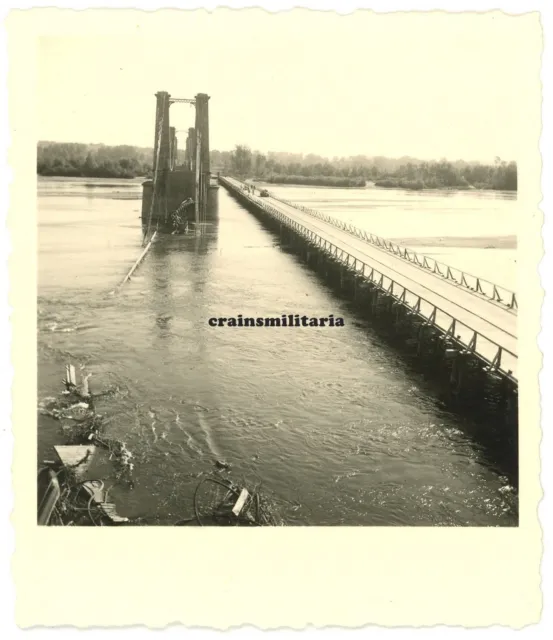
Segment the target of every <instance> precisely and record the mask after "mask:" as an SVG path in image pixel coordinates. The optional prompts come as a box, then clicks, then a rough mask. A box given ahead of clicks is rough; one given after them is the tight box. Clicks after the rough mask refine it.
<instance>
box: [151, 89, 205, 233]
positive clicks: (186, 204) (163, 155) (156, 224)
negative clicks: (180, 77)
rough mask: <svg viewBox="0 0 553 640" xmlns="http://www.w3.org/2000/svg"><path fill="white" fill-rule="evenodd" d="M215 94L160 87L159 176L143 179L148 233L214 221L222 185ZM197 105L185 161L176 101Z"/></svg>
mask: <svg viewBox="0 0 553 640" xmlns="http://www.w3.org/2000/svg"><path fill="white" fill-rule="evenodd" d="M208 102H209V96H208V95H207V94H205V93H198V94H197V95H196V96H195V98H173V97H172V96H171V95H170V94H169V93H168V92H167V91H159V92H158V93H156V116H155V130H154V152H153V177H152V179H151V180H146V181H145V182H144V183H143V185H142V186H143V193H142V225H143V228H144V230H145V237H146V236H148V237H151V234H152V233H153V231H154V230H158V231H160V232H161V233H163V232H173V231H175V230H183V229H193V230H195V231H197V232H199V231H201V229H202V228H203V227H204V226H205V225H206V224H210V223H211V222H212V221H213V218H214V214H213V212H214V211H216V209H217V203H216V199H217V185H216V184H213V181H212V179H211V173H210V164H209V111H208ZM175 103H187V104H190V105H193V106H194V107H195V110H196V118H195V127H193V128H189V129H188V136H187V139H186V146H185V149H184V159H183V162H182V164H179V157H178V140H177V135H176V129H175V127H171V126H170V107H171V105H173V104H175Z"/></svg>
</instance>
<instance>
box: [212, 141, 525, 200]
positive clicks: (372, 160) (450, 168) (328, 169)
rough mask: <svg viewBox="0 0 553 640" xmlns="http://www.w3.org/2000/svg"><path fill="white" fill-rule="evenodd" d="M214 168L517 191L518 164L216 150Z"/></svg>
mask: <svg viewBox="0 0 553 640" xmlns="http://www.w3.org/2000/svg"><path fill="white" fill-rule="evenodd" d="M211 158H212V167H213V168H215V169H219V170H221V171H226V172H231V173H234V174H235V175H238V176H240V177H244V178H253V179H257V180H263V181H266V182H272V183H280V184H304V185H318V186H340V187H362V186H365V184H366V183H367V182H371V183H374V185H375V186H377V187H388V188H401V189H470V188H475V189H497V190H505V191H516V190H517V165H516V163H515V162H505V161H503V160H501V159H500V158H496V159H495V162H494V164H481V163H478V162H466V161H463V160H458V161H456V162H450V161H447V160H440V161H430V162H429V161H424V160H418V159H416V158H411V157H408V156H405V157H402V158H386V157H384V156H374V157H369V156H359V155H358V156H350V157H348V158H338V157H335V158H332V159H328V158H323V157H321V156H317V155H314V154H308V155H303V154H291V153H285V152H283V153H280V152H269V153H268V154H263V153H261V152H259V151H252V150H251V149H250V148H249V147H247V146H245V145H237V146H236V147H235V149H234V150H233V151H212V153H211Z"/></svg>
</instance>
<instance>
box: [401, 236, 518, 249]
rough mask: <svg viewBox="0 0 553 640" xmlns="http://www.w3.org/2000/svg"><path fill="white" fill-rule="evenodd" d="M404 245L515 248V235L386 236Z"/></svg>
mask: <svg viewBox="0 0 553 640" xmlns="http://www.w3.org/2000/svg"><path fill="white" fill-rule="evenodd" d="M388 240H391V241H392V242H395V243H396V244H399V245H402V246H406V247H444V248H445V247H449V248H458V249H516V248H517V237H516V236H513V235H508V236H476V237H470V236H468V237H456V236H426V237H420V238H388Z"/></svg>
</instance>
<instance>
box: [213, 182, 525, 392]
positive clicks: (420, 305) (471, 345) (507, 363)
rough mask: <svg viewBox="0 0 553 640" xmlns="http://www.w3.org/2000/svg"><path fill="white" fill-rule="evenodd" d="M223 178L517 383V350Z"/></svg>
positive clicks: (411, 311) (313, 243) (349, 268)
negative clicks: (508, 347) (503, 345)
mask: <svg viewBox="0 0 553 640" xmlns="http://www.w3.org/2000/svg"><path fill="white" fill-rule="evenodd" d="M221 180H223V181H224V183H226V184H227V185H228V186H229V187H230V188H231V189H234V190H235V191H236V192H237V193H238V194H240V196H241V197H242V198H245V199H246V200H248V201H250V202H251V203H252V204H254V205H255V206H257V207H260V208H262V209H263V210H264V211H266V212H267V213H268V214H269V215H271V216H272V217H274V218H275V219H277V220H279V221H280V222H282V223H284V224H285V225H286V226H288V227H291V228H292V229H294V231H296V232H297V233H298V234H299V235H301V236H303V237H304V238H306V240H307V241H308V242H309V243H310V244H312V245H314V246H317V247H319V248H320V249H322V250H323V251H325V252H326V253H327V254H328V255H329V256H330V257H332V258H334V259H335V260H336V261H337V262H340V263H341V264H343V265H344V266H345V267H346V268H347V269H348V270H349V271H351V272H352V273H354V274H356V275H359V276H361V277H362V279H363V280H364V281H366V282H369V283H371V284H372V285H374V286H376V287H377V288H378V289H379V290H380V291H382V292H384V293H385V294H386V295H388V296H390V297H392V298H394V302H395V303H396V304H401V305H403V306H404V307H406V308H407V310H408V312H409V313H411V314H413V315H416V316H417V317H419V318H420V319H422V320H423V321H424V325H431V326H433V327H435V328H437V329H438V330H439V331H440V332H441V333H442V334H443V335H444V337H445V338H447V339H448V340H449V341H450V343H451V344H452V345H456V347H457V348H458V349H460V350H461V351H464V352H470V353H473V354H474V355H475V356H476V357H478V358H479V359H480V360H481V361H482V362H483V363H484V364H485V366H486V367H487V369H488V370H490V371H495V372H498V373H501V374H503V375H504V376H505V377H507V378H509V379H510V380H512V381H513V382H515V383H516V368H517V362H518V356H517V355H516V354H515V353H513V352H512V351H509V350H508V349H506V348H505V347H502V346H500V345H498V344H497V343H496V342H494V341H493V340H491V339H490V338H487V337H486V336H484V335H483V334H482V333H480V332H479V331H477V330H476V329H474V328H472V327H470V326H469V325H467V324H465V323H464V322H461V321H460V320H457V319H456V318H454V317H453V316H452V315H451V314H449V313H448V312H447V311H444V310H443V309H441V308H440V307H438V306H437V305H435V304H433V303H432V302H429V301H428V300H426V299H424V298H423V297H421V296H420V295H418V294H417V293H414V292H413V291H411V290H409V289H407V287H404V286H403V285H402V284H400V283H398V282H396V281H395V280H393V279H392V278H390V277H389V276H386V275H385V274H383V273H382V272H381V271H379V270H378V269H375V268H374V267H373V266H372V265H370V264H367V263H365V262H363V261H362V260H360V259H359V258H357V257H355V256H353V255H351V254H350V253H348V252H347V251H345V250H344V249H341V248H340V247H338V246H337V245H335V244H333V243H332V242H330V241H328V240H326V239H324V238H322V237H321V236H319V235H318V234H317V233H315V232H314V231H312V230H310V229H308V228H307V227H304V226H303V225H302V224H301V223H299V222H297V221H296V220H294V219H293V218H290V217H289V216H287V215H286V214H284V213H283V212H282V211H279V210H278V209H276V208H275V207H273V206H272V205H270V204H269V203H267V202H265V201H264V200H263V199H261V198H254V197H252V196H251V195H250V194H249V193H247V192H245V191H243V190H242V189H241V188H240V187H239V186H237V185H236V184H233V182H230V181H228V180H226V179H225V178H221Z"/></svg>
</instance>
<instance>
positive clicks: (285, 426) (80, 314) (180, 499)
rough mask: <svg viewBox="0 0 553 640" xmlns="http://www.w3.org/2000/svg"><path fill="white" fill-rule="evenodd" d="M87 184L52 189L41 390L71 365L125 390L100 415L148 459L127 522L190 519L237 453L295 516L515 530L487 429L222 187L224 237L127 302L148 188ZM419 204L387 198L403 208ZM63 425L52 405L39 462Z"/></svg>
mask: <svg viewBox="0 0 553 640" xmlns="http://www.w3.org/2000/svg"><path fill="white" fill-rule="evenodd" d="M88 182H95V184H96V185H97V186H94V187H90V186H87V185H86V184H85V183H84V182H83V181H78V180H69V181H66V180H42V181H40V183H39V198H38V204H39V213H38V217H39V218H38V222H39V231H38V233H39V236H38V238H39V285H38V328H39V333H38V363H39V377H38V386H39V400H40V399H42V398H44V397H47V396H54V395H56V394H57V393H58V392H59V390H60V378H61V377H62V372H63V366H64V364H65V362H67V361H69V360H71V361H72V362H73V363H74V364H75V365H77V366H78V365H83V366H84V367H85V371H88V372H91V373H92V378H91V379H90V382H91V387H92V389H93V391H101V390H103V389H105V388H108V387H110V388H113V389H116V390H117V391H116V393H115V395H113V396H112V397H109V398H106V399H105V400H103V401H101V402H100V405H99V407H98V408H99V410H100V412H102V413H104V414H105V415H106V416H107V417H108V419H109V424H108V430H109V433H110V434H111V435H113V436H116V437H119V438H121V439H123V440H124V441H125V442H126V443H127V446H128V447H129V448H130V449H131V450H132V451H133V453H134V456H135V463H136V464H135V470H134V483H135V484H134V488H133V489H130V488H129V487H127V486H124V485H116V486H114V487H113V489H112V491H111V493H110V495H111V496H112V498H113V499H114V501H115V502H116V503H117V506H118V510H119V512H120V513H121V514H122V515H127V516H129V517H131V518H140V520H139V522H141V523H143V524H171V523H172V522H174V521H176V520H178V519H179V518H183V517H189V516H191V515H192V496H193V493H194V490H195V487H196V486H197V484H198V481H199V478H200V476H201V475H202V474H204V473H206V472H211V471H212V470H213V469H214V462H215V460H217V459H224V460H226V461H227V462H228V463H230V464H231V465H232V470H231V476H232V477H233V478H234V479H236V480H240V481H244V482H246V483H247V484H249V485H253V484H257V483H261V485H262V488H263V490H264V491H265V492H266V493H267V495H268V496H270V499H271V501H272V502H273V505H274V509H275V511H277V512H278V514H279V516H280V517H281V518H282V520H283V521H284V522H285V523H287V524H291V525H341V524H346V525H433V524H440V525H515V524H516V522H517V499H516V493H515V491H514V489H513V487H512V486H511V485H510V484H509V481H508V479H507V477H506V475H505V472H504V470H503V469H502V468H501V467H500V466H498V464H497V462H496V458H495V456H494V455H493V453H492V452H491V451H490V449H488V448H487V447H484V446H483V445H482V444H480V442H481V439H480V438H478V437H475V435H474V434H475V431H476V430H478V429H482V426H477V425H474V424H472V423H470V422H468V421H467V420H465V419H463V418H462V417H459V416H456V415H452V414H450V413H448V412H447V411H445V410H444V408H443V407H442V406H441V405H440V404H439V402H438V400H437V399H436V397H435V395H434V393H433V390H432V389H431V388H429V387H427V386H426V385H425V383H424V380H423V379H422V377H420V376H419V375H418V374H415V373H413V372H410V371H408V370H406V368H405V366H404V363H403V362H402V361H401V359H400V357H399V356H398V355H397V354H396V353H394V351H393V350H392V349H391V348H390V347H388V346H386V345H385V344H383V343H382V342H381V341H380V340H379V338H378V336H377V335H375V334H374V333H373V331H372V330H371V328H370V326H367V325H366V324H365V323H362V322H359V320H357V319H356V318H355V316H354V314H353V313H352V312H351V310H350V309H349V308H348V306H347V304H346V303H344V302H343V301H339V300H337V299H336V298H335V297H334V296H333V294H332V293H331V292H330V291H329V290H328V289H326V288H325V286H324V285H322V284H321V283H320V281H319V280H318V279H317V278H316V276H315V275H314V274H313V273H311V272H309V271H307V270H306V269H305V268H304V267H303V266H301V265H300V264H299V263H298V262H296V260H295V259H294V257H293V256H290V255H288V254H285V253H283V252H282V251H281V250H280V249H279V248H278V246H276V244H275V239H274V237H273V236H272V235H271V234H269V233H268V232H267V231H266V230H264V229H263V228H262V227H261V226H260V224H259V223H258V222H257V221H256V220H255V218H253V217H252V216H251V215H250V214H249V213H248V212H246V211H245V210H244V209H242V208H241V206H240V205H239V204H238V203H237V202H236V201H234V200H233V199H232V198H230V197H229V196H228V195H227V194H226V193H225V191H224V190H223V189H220V190H219V224H218V225H217V226H215V227H214V228H213V229H212V230H211V233H210V234H209V235H207V236H205V237H203V238H201V239H199V238H194V237H166V238H163V240H162V241H160V242H159V243H157V244H156V245H155V247H154V249H153V250H152V251H151V253H150V254H149V255H148V257H147V258H146V260H145V262H144V263H143V264H142V266H141V267H140V269H139V271H138V272H137V275H136V276H135V277H134V278H133V280H132V282H130V283H129V284H128V285H127V286H126V287H125V288H124V289H123V290H122V291H121V292H120V293H119V294H117V295H110V291H111V290H113V288H114V287H115V285H116V283H117V282H118V281H119V280H120V279H121V278H122V277H123V275H124V274H125V272H126V270H127V269H128V267H129V266H130V265H131V264H132V262H133V261H134V259H135V258H136V257H137V256H138V254H139V253H140V245H141V230H140V220H139V213H140V200H139V197H140V186H139V183H134V184H130V183H128V182H125V181H106V180H102V181H88ZM100 185H104V186H100ZM321 191H324V192H325V194H324V198H326V199H328V198H331V197H333V196H330V195H328V193H327V192H328V190H321ZM337 193H338V192H337ZM338 195H339V194H338ZM286 197H291V196H290V195H288V196H286ZM319 197H322V196H319ZM336 197H338V196H336ZM366 197H367V198H369V200H368V201H367V204H369V205H370V197H371V196H370V194H369V195H367V196H366ZM387 197H389V194H388V196H387ZM449 201H450V200H448V199H447V198H444V199H443V201H442V204H443V206H444V207H446V205H447V202H449ZM492 204H493V203H492ZM311 206H313V205H311ZM334 206H335V208H340V207H345V206H346V205H344V204H338V203H335V205H334ZM480 206H481V208H483V210H482V211H481V213H480V215H481V216H482V217H483V218H486V216H487V215H488V211H487V209H486V206H487V205H486V203H485V202H484V203H483V204H482V202H480ZM403 207H404V202H403V200H401V199H400V200H398V202H397V204H396V205H395V209H394V205H393V204H392V203H390V202H388V204H387V209H388V215H392V216H393V215H400V213H401V211H402V208H403ZM394 211H396V213H395V214H394V213H393V212H394ZM447 215H451V216H454V215H458V214H456V213H452V212H451V211H450V212H449V213H448V214H447ZM494 215H495V213H494V212H493V206H492V205H490V213H489V217H492V218H493V216H494ZM375 231H376V232H381V231H382V230H381V229H375ZM496 233H499V231H496ZM238 313H242V314H244V315H253V316H270V315H280V314H281V313H299V314H302V315H303V314H305V315H308V316H310V315H316V316H326V315H328V314H329V313H333V314H334V315H335V316H342V317H344V319H345V327H343V328H319V329H314V328H292V329H291V328H288V329H284V328H281V329H278V328H259V329H257V328H256V329H250V328H224V329H223V328H213V327H210V326H209V325H208V319H209V318H210V317H219V316H232V315H237V314H238ZM59 428H60V424H59V423H58V422H56V421H53V420H51V419H50V418H48V417H45V416H42V415H39V416H38V437H39V459H42V458H44V457H51V453H50V451H51V449H50V448H51V446H52V445H53V444H58V443H61V436H60V434H59Z"/></svg>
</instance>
